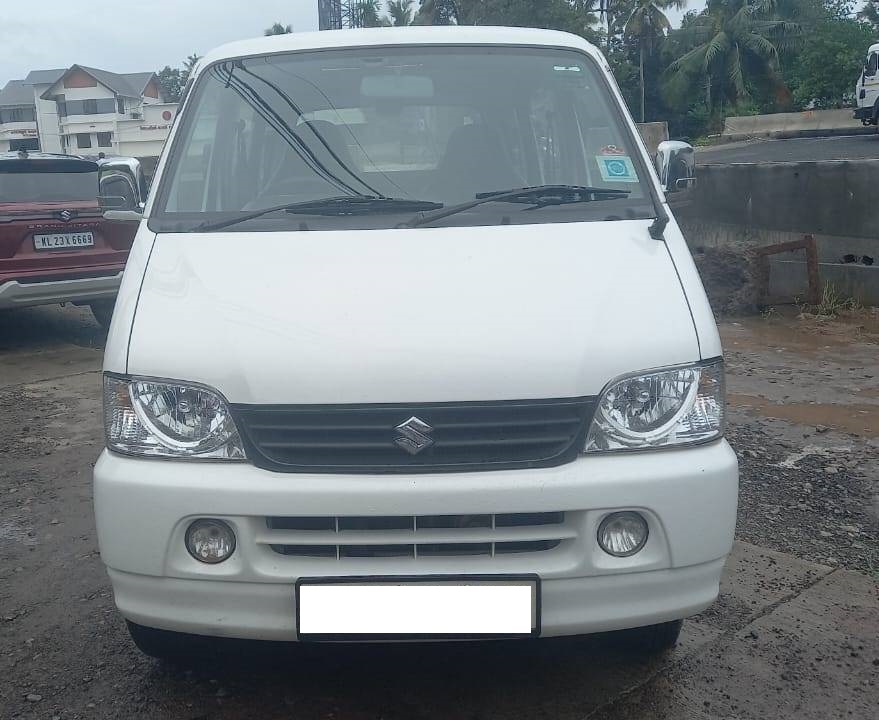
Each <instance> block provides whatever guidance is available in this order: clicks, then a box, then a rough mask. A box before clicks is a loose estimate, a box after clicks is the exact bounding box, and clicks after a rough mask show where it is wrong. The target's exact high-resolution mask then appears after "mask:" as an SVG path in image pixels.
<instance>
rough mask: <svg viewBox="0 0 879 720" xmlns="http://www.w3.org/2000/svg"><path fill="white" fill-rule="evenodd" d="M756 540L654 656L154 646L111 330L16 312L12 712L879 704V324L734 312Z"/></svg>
mask: <svg viewBox="0 0 879 720" xmlns="http://www.w3.org/2000/svg"><path fill="white" fill-rule="evenodd" d="M722 335H723V337H724V343H725V348H726V355H727V364H728V386H729V391H730V398H731V403H730V407H729V435H730V439H731V441H732V443H733V445H734V447H735V448H736V450H737V452H738V454H739V456H740V461H741V467H742V492H741V507H740V520H739V527H738V536H739V541H738V542H737V545H736V548H735V552H734V554H733V556H732V558H731V559H730V562H729V563H728V567H727V572H726V577H725V580H724V583H723V587H722V593H721V597H720V599H719V601H718V602H717V603H716V605H714V606H713V607H712V608H711V609H709V610H708V611H706V612H705V613H703V614H702V615H700V616H699V617H697V618H694V619H692V620H690V621H688V622H687V623H685V626H684V632H683V635H682V641H681V644H680V645H679V646H678V647H677V648H676V649H675V650H674V651H672V652H671V653H669V654H667V655H665V656H663V657H660V658H656V659H653V660H646V659H645V658H644V657H643V655H642V653H641V652H640V651H639V648H638V644H637V637H636V636H620V635H614V634H611V635H603V636H593V637H588V638H574V639H560V640H547V641H539V642H536V643H535V642H523V643H493V644H450V645H433V646H429V645H401V646H384V647H381V646H360V647H350V646H342V647H340V646H308V647H296V646H294V647H285V646H277V645H254V644H241V643H226V644H223V645H220V646H218V654H217V657H216V658H215V659H212V660H207V661H204V662H203V663H200V664H196V665H195V666H194V667H192V668H189V669H181V668H172V667H168V666H165V665H162V664H160V663H157V662H154V661H152V660H150V659H148V658H145V657H143V656H142V655H140V654H139V653H138V652H137V651H136V650H135V649H134V648H133V647H132V645H131V643H130V641H129V640H128V638H127V635H126V633H125V629H124V625H123V623H122V622H121V620H120V619H119V617H118V615H117V614H116V612H115V609H114V607H113V601H112V595H111V592H110V589H109V585H108V583H107V579H106V575H105V573H104V571H103V568H102V566H101V564H100V559H99V557H98V554H97V544H96V540H95V534H94V525H93V519H92V511H91V468H92V465H93V463H94V460H95V459H96V457H97V455H98V453H99V451H100V447H101V421H100V394H99V391H100V361H101V346H102V343H103V334H102V332H101V331H100V329H99V328H98V326H97V325H96V324H95V323H94V321H93V320H92V319H91V316H90V314H89V312H88V310H79V309H76V308H65V309H60V308H36V309H31V310H22V311H18V312H14V313H0V678H2V679H0V718H2V719H3V720H6V719H7V718H53V717H57V718H64V719H67V718H122V717H124V718H169V719H172V718H173V719H175V720H176V719H178V718H180V719H184V718H185V719H187V720H196V719H207V718H210V719H215V718H216V719H220V718H231V719H238V718H296V719H299V718H328V719H329V718H331V719H333V720H346V719H348V718H352V719H358V720H359V719H360V718H375V719H378V718H384V719H385V720H397V719H400V720H403V719H404V718H405V719H419V718H443V719H448V718H466V719H468V720H471V719H472V720H476V719H477V718H523V719H524V718H528V719H529V720H530V719H531V718H560V719H562V720H568V719H570V720H574V719H575V718H576V719H577V720H581V719H583V718H609V719H611V720H612V719H614V718H620V719H622V718H630V719H633V720H634V719H636V718H637V719H639V720H641V719H648V718H657V719H658V718H718V719H720V718H722V719H724V720H730V719H732V718H737V719H741V720H745V719H750V718H755V719H756V718H760V719H761V720H762V719H765V718H815V719H816V720H817V719H819V718H820V719H821V720H824V719H825V718H872V717H875V708H876V707H877V706H879V687H877V683H879V680H877V677H879V555H877V552H879V542H877V515H876V512H877V508H876V500H877V478H879V466H877V463H879V438H877V435H879V430H877V411H879V352H877V350H879V322H876V318H875V316H873V315H871V314H869V313H862V314H861V315H860V316H858V317H855V318H851V319H848V320H847V321H845V322H837V321H825V322H820V321H814V320H811V319H807V320H798V319H796V318H791V317H781V316H778V317H770V318H768V319H763V318H759V317H758V318H750V319H747V320H742V321H736V322H727V323H724V324H723V325H722Z"/></svg>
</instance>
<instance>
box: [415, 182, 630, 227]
mask: <svg viewBox="0 0 879 720" xmlns="http://www.w3.org/2000/svg"><path fill="white" fill-rule="evenodd" d="M631 192H632V191H631V190H624V189H622V188H606V187H593V186H590V185H538V186H535V187H525V188H516V189H513V190H496V191H494V192H487V193H478V194H477V195H476V199H475V200H469V201H467V202H464V203H461V204H459V205H452V206H451V207H447V208H443V209H442V210H437V211H436V212H432V213H428V214H427V215H423V216H421V217H416V218H413V219H412V220H410V221H409V222H408V223H404V224H403V225H401V226H400V227H406V228H416V227H419V226H421V225H427V224H429V223H432V222H434V221H435V220H442V219H444V218H447V217H450V216H452V215H457V214H458V213H462V212H465V211H467V210H470V209H472V208H475V207H479V206H480V205H485V204H486V203H492V202H509V203H524V204H528V205H533V206H534V207H546V206H548V205H568V204H571V203H581V202H592V201H593V200H613V199H618V198H625V197H628V196H629V194H630V193H631Z"/></svg>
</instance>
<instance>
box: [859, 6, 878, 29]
mask: <svg viewBox="0 0 879 720" xmlns="http://www.w3.org/2000/svg"><path fill="white" fill-rule="evenodd" d="M858 17H859V18H861V20H866V21H867V22H868V23H870V25H872V26H873V30H874V31H875V32H879V0H867V2H866V4H865V5H864V7H862V8H861V10H860V12H858Z"/></svg>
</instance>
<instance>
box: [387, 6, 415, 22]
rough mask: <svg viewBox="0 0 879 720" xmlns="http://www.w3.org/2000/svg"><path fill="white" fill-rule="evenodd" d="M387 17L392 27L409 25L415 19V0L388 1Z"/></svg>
mask: <svg viewBox="0 0 879 720" xmlns="http://www.w3.org/2000/svg"><path fill="white" fill-rule="evenodd" d="M388 17H389V18H390V24H391V25H393V26H394V27H403V26H405V25H411V24H412V21H413V20H414V19H415V0H388Z"/></svg>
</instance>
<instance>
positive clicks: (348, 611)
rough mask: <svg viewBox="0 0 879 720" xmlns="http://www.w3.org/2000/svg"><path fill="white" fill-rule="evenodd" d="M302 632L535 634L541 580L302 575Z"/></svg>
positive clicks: (326, 635)
mask: <svg viewBox="0 0 879 720" xmlns="http://www.w3.org/2000/svg"><path fill="white" fill-rule="evenodd" d="M296 594H297V602H296V608H297V614H298V617H297V629H298V632H299V637H300V638H301V639H303V640H346V639H349V640H381V639H390V640H393V639H403V638H406V639H425V640H429V639H456V638H457V639H464V638H492V637H529V636H536V635H538V634H539V632H540V628H539V617H540V613H539V581H538V579H537V578H534V577H527V578H492V579H472V580H471V579H460V580H458V579H456V580H445V579H435V578H412V579H410V578H407V579H398V578H395V579H393V580H390V579H373V578H368V579H365V578H357V579H354V578H352V579H341V580H332V581H327V580H321V579H303V580H300V581H299V583H298V584H297V586H296Z"/></svg>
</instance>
